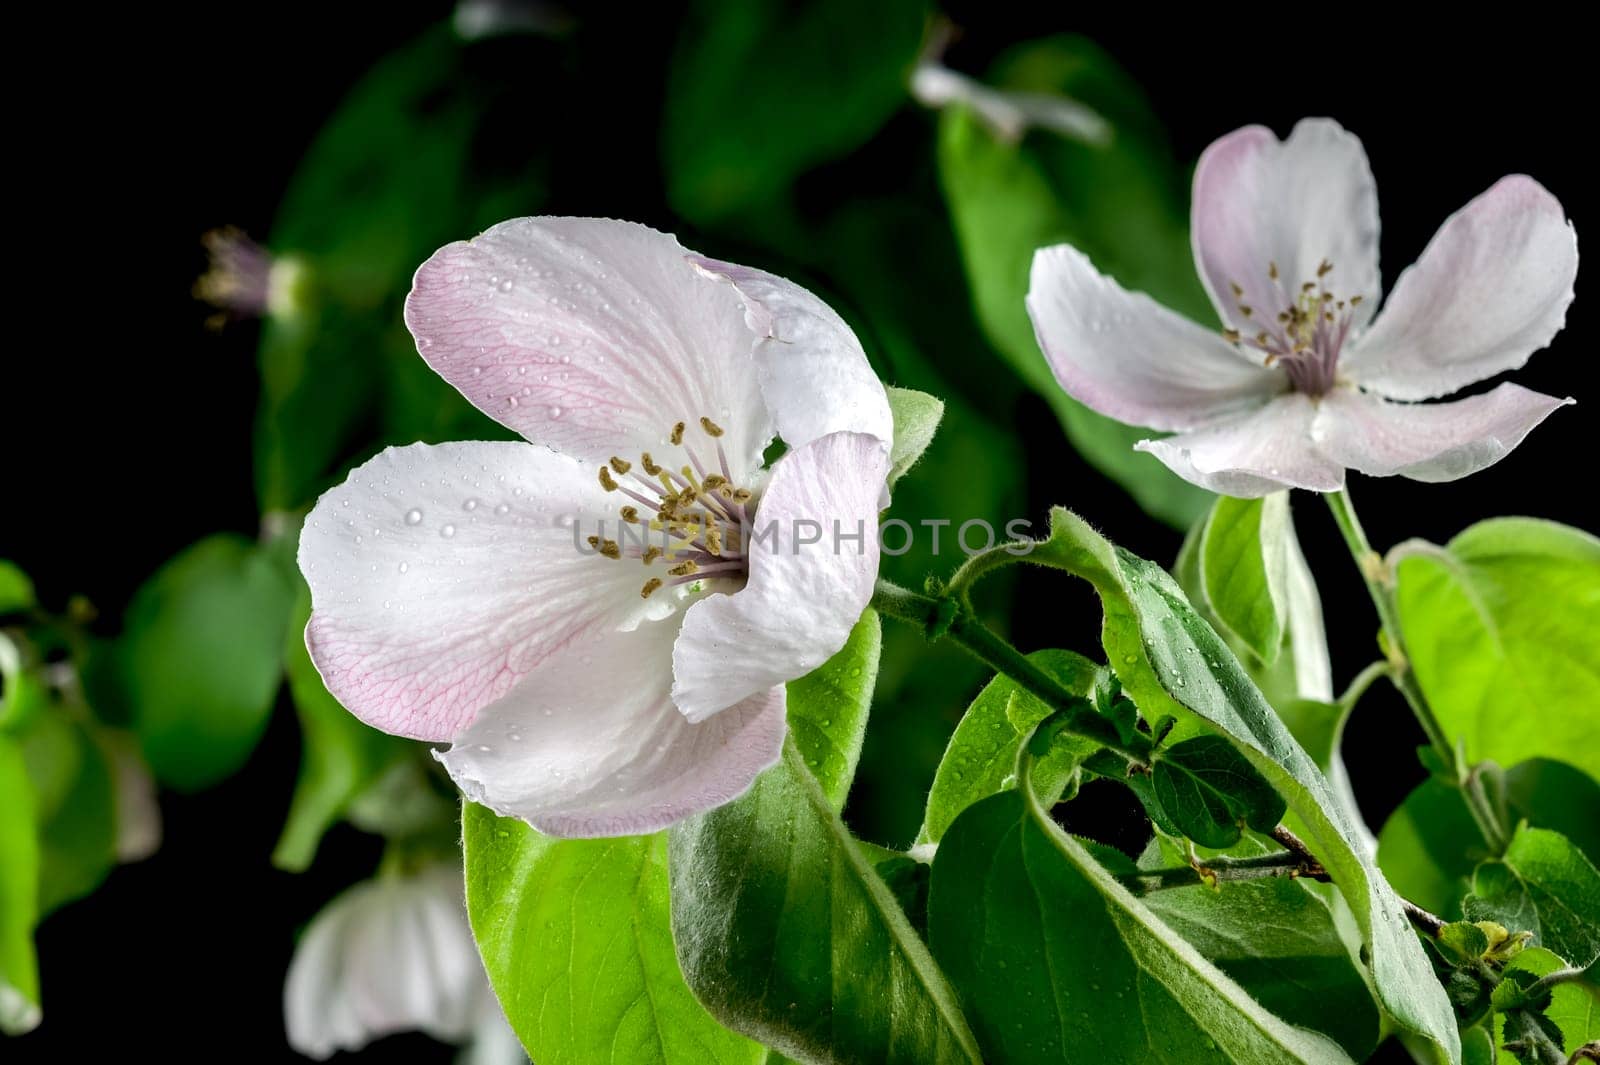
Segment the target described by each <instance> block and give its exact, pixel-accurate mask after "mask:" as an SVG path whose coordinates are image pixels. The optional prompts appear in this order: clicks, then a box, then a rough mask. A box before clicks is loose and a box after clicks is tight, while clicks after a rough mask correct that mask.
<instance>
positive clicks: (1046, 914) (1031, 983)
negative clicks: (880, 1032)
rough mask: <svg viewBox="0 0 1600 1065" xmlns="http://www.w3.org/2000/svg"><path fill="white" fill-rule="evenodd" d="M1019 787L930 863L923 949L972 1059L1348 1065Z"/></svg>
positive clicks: (948, 838)
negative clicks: (951, 989) (1229, 971)
mask: <svg viewBox="0 0 1600 1065" xmlns="http://www.w3.org/2000/svg"><path fill="white" fill-rule="evenodd" d="M1027 791H1028V787H1024V788H1019V789H1013V790H1010V791H1005V792H1002V793H1000V794H998V795H994V796H991V797H989V798H987V799H984V800H983V801H982V802H979V803H978V804H976V805H974V806H971V807H969V808H968V809H967V810H966V811H965V812H963V813H962V815H961V816H960V817H959V818H957V819H956V822H955V824H953V825H951V826H950V830H949V831H948V832H947V833H945V837H944V840H943V842H942V843H940V845H939V850H938V853H937V854H936V855H935V856H934V863H933V879H932V883H931V886H930V890H929V900H928V931H929V941H930V943H931V944H932V947H933V950H934V953H935V955H936V957H937V958H938V959H939V961H940V962H941V964H943V965H944V966H945V968H946V971H947V972H948V973H949V974H950V978H951V980H952V982H954V983H955V985H956V987H957V988H958V990H959V992H960V994H961V1000H962V1002H963V1003H964V1004H965V1005H966V1007H967V1010H968V1015H969V1016H970V1017H971V1019H972V1023H973V1025H974V1028H975V1030H976V1031H977V1033H978V1040H979V1043H980V1044H981V1045H982V1047H983V1052H984V1061H986V1062H988V1063H990V1065H1009V1063H1033V1062H1047V1061H1048V1062H1058V1061H1061V1062H1073V1061H1083V1062H1094V1063H1096V1065H1102V1063H1106V1065H1110V1063H1116V1062H1130V1063H1132V1062H1139V1063H1148V1062H1171V1063H1174V1065H1176V1063H1180V1062H1181V1063H1184V1065H1189V1063H1191V1062H1200V1061H1206V1062H1269V1061H1300V1062H1343V1061H1349V1060H1350V1059H1349V1057H1348V1056H1347V1055H1346V1054H1345V1053H1344V1052H1343V1051H1342V1050H1340V1049H1339V1047H1338V1046H1337V1045H1336V1044H1335V1043H1333V1042H1332V1041H1331V1040H1328V1039H1326V1038H1325V1037H1323V1036H1320V1035H1317V1034H1314V1033H1311V1032H1307V1031H1304V1030H1302V1029H1299V1028H1294V1027H1292V1026H1290V1025H1289V1024H1286V1023H1285V1022H1284V1021H1282V1020H1281V1019H1279V1018H1277V1017H1275V1016H1273V1015H1272V1014H1270V1013H1268V1012H1267V1011H1266V1010H1265V1009H1264V1008H1262V1006H1261V1005H1260V1004H1259V1003H1258V1002H1256V1000H1255V999H1253V998H1251V997H1250V995H1249V994H1247V993H1246V992H1245V991H1244V989H1243V988H1241V987H1240V986H1239V985H1238V984H1236V983H1235V982H1234V981H1233V980H1232V979H1230V978H1229V977H1228V976H1227V975H1226V974H1225V973H1223V972H1222V971H1221V970H1219V969H1218V968H1217V967H1216V966H1214V965H1212V964H1211V963H1210V962H1209V961H1207V960H1206V959H1205V958H1204V957H1202V956H1201V954H1200V953H1199V952H1198V951H1196V950H1195V948H1194V947H1192V946H1190V945H1189V944H1188V943H1187V942H1186V941H1185V940H1184V939H1183V938H1182V937H1180V936H1179V935H1177V934H1176V933H1175V932H1174V931H1173V930H1172V929H1171V928H1170V927H1168V926H1167V925H1166V924H1165V923H1164V922H1163V921H1162V920H1161V918H1160V917H1158V916H1157V915H1156V914H1155V913H1154V912H1152V911H1151V910H1150V909H1149V908H1148V907H1147V906H1145V905H1144V904H1143V902H1142V901H1141V900H1139V899H1138V898H1136V897H1134V896H1133V895H1132V894H1131V893H1130V892H1129V891H1128V890H1127V889H1126V888H1124V887H1123V886H1122V885H1121V884H1120V883H1119V882H1118V881H1117V880H1116V878H1115V877H1113V876H1112V875H1111V874H1110V873H1108V872H1107V871H1106V870H1105V869H1104V868H1102V867H1101V866H1100V865H1099V863H1098V862H1096V861H1095V860H1094V858H1093V857H1092V856H1091V855H1090V854H1089V852H1088V851H1087V850H1086V849H1084V847H1083V846H1082V845H1081V844H1079V843H1078V842H1077V841H1076V840H1074V839H1072V838H1071V837H1070V836H1068V835H1067V834H1065V833H1064V832H1062V831H1061V830H1060V829H1059V828H1057V827H1056V826H1055V824H1054V823H1053V822H1051V820H1050V819H1049V817H1048V816H1047V815H1046V814H1045V813H1044V811H1043V810H1041V809H1040V807H1039V805H1038V804H1037V803H1036V802H1034V801H1032V800H1031V799H1030V798H1029V797H1028V796H1027V794H1026V793H1027Z"/></svg>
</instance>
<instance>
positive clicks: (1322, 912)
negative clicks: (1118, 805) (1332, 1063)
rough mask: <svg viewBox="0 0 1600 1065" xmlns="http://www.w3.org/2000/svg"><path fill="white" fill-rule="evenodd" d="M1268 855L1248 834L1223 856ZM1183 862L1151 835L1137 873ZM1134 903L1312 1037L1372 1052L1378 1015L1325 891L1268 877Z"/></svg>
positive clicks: (1353, 1052) (1361, 1056)
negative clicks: (1319, 1035)
mask: <svg viewBox="0 0 1600 1065" xmlns="http://www.w3.org/2000/svg"><path fill="white" fill-rule="evenodd" d="M1276 849H1277V848H1276V845H1275V844H1273V845H1268V844H1266V843H1264V842H1263V841H1261V840H1260V839H1259V838H1258V837H1254V836H1251V837H1247V838H1246V840H1245V842H1244V843H1242V844H1241V845H1240V846H1239V847H1236V848H1233V849H1231V850H1230V851H1229V853H1230V854H1232V855H1236V856H1239V857H1245V856H1249V855H1257V854H1266V853H1268V852H1269V851H1273V850H1276ZM1184 859H1185V856H1184V855H1183V853H1182V851H1181V850H1180V848H1178V847H1176V846H1175V845H1173V844H1172V843H1171V842H1169V841H1164V840H1162V839H1161V838H1160V837H1157V838H1156V839H1155V840H1152V841H1151V844H1150V846H1149V847H1148V848H1147V849H1146V851H1145V854H1144V855H1143V856H1141V858H1140V860H1139V865H1140V867H1141V868H1144V869H1152V868H1162V867H1171V866H1177V865H1181V864H1184ZM1102 864H1103V863H1102ZM1141 901H1142V902H1143V903H1144V904H1145V906H1147V907H1149V909H1150V910H1151V912H1153V913H1154V914H1155V915H1156V916H1157V917H1159V918H1160V919H1161V920H1162V921H1164V922H1165V923H1166V925H1167V927H1169V928H1171V929H1172V930H1173V931H1174V932H1176V933H1178V934H1179V935H1181V936H1182V937H1183V938H1184V939H1185V940H1187V941H1188V942H1189V943H1190V944H1191V945H1192V946H1193V947H1194V948H1195V949H1196V950H1198V951H1199V952H1200V953H1201V954H1202V955H1203V956H1204V957H1205V958H1206V960H1207V961H1209V962H1211V963H1212V964H1213V965H1215V966H1216V967H1217V968H1219V969H1221V970H1222V971H1223V972H1225V973H1227V974H1228V975H1229V976H1230V977H1232V978H1233V979H1234V980H1235V981H1237V982H1238V984H1239V986H1241V987H1243V988H1244V989H1245V990H1246V991H1248V992H1249V993H1250V995H1251V997H1253V998H1254V999H1255V1000H1256V1001H1257V1002H1259V1003H1261V1005H1262V1006H1264V1007H1266V1009H1267V1010H1268V1011H1269V1012H1271V1013H1275V1014H1277V1015H1278V1016H1279V1017H1282V1018H1283V1019H1284V1020H1286V1021H1288V1022H1289V1023H1290V1024H1296V1025H1299V1026H1300V1027H1302V1028H1310V1029H1312V1030H1314V1031H1319V1032H1322V1033H1323V1034H1324V1035H1327V1036H1329V1037H1330V1038H1332V1039H1334V1040H1335V1041H1337V1042H1338V1043H1339V1045H1340V1046H1342V1047H1344V1049H1345V1051H1346V1052H1348V1053H1349V1054H1350V1056H1351V1057H1352V1058H1355V1059H1356V1060H1358V1061H1361V1060H1365V1059H1366V1057H1367V1055H1368V1054H1370V1053H1371V1052H1372V1049H1373V1047H1374V1046H1375V1045H1376V1043H1377V1041H1378V1033H1379V1022H1380V1018H1379V1015H1378V1007H1377V1005H1376V1004H1375V1003H1374V1002H1373V1001H1372V993H1371V991H1370V990H1369V988H1368V987H1367V982H1366V979H1365V977H1364V975H1363V973H1362V970H1361V967H1360V966H1359V964H1358V963H1357V962H1356V960H1355V959H1353V958H1352V957H1351V956H1350V951H1349V949H1348V947H1347V946H1346V944H1345V941H1344V939H1343V938H1342V937H1341V936H1340V934H1339V927H1338V917H1337V916H1336V914H1337V913H1338V909H1339V902H1338V898H1337V894H1336V892H1335V891H1334V890H1333V889H1332V888H1330V887H1329V886H1328V885H1326V884H1316V883H1311V882H1308V881H1305V880H1299V879H1286V878H1280V877H1271V878H1266V879H1259V880H1236V881H1229V882H1227V883H1224V884H1222V885H1220V887H1217V888H1213V887H1211V886H1209V885H1205V884H1196V885H1195V886H1193V887H1180V888H1170V889H1166V890H1162V891H1153V892H1151V893H1150V894H1148V895H1145V896H1142V897H1141Z"/></svg>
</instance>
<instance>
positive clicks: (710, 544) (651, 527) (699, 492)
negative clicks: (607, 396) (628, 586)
mask: <svg viewBox="0 0 1600 1065" xmlns="http://www.w3.org/2000/svg"><path fill="white" fill-rule="evenodd" d="M690 425H695V426H697V427H698V429H699V430H700V432H701V433H702V434H703V435H704V436H705V437H706V441H705V442H702V443H701V444H700V445H699V446H701V447H702V448H704V447H706V445H707V444H709V446H710V447H711V448H713V449H714V451H709V450H708V451H707V452H706V453H707V454H708V455H709V454H715V456H716V459H715V461H716V466H715V467H714V468H710V467H707V465H706V464H705V463H704V462H702V461H701V459H700V456H699V455H698V454H697V453H696V451H695V447H696V444H695V443H691V442H690V441H689V440H688V434H689V432H690V428H689V427H690ZM722 436H723V429H722V427H721V426H719V425H718V424H717V423H716V422H714V421H712V420H711V419H710V418H708V417H700V418H698V419H695V420H694V421H692V422H691V421H680V422H676V423H674V424H673V425H672V427H671V428H670V429H669V431H668V432H667V439H668V441H670V443H671V446H672V447H673V448H674V449H677V450H679V451H681V452H682V457H683V459H685V460H686V461H684V462H682V463H681V464H678V465H676V468H674V464H673V463H671V462H670V461H669V462H667V463H663V462H660V461H658V460H657V459H656V458H655V457H654V456H652V455H651V454H650V452H648V451H646V452H644V453H643V454H641V455H640V456H639V457H638V458H637V459H636V460H633V461H629V460H627V459H624V458H622V457H620V456H617V455H613V456H612V457H611V458H610V460H609V461H607V462H606V463H605V464H603V465H602V466H600V468H599V470H598V472H597V477H598V479H599V482H600V487H601V488H603V489H604V490H605V491H607V492H617V493H619V494H621V495H622V496H624V497H626V498H627V499H629V500H630V501H631V502H629V503H627V504H625V505H623V506H622V507H621V509H620V510H618V512H617V513H618V515H619V517H620V518H621V522H620V523H619V524H618V532H617V538H616V539H614V540H613V539H607V538H605V537H604V536H591V537H589V538H588V540H589V546H590V548H591V549H592V550H593V551H594V552H595V553H596V554H597V555H599V556H600V557H601V558H604V559H609V560H612V561H618V562H634V563H638V564H640V565H642V566H644V567H645V568H647V569H654V570H655V572H653V573H652V574H651V575H650V576H649V577H648V578H647V579H646V580H645V582H644V584H643V585H642V586H641V587H640V589H639V595H640V596H641V597H642V598H644V599H649V598H650V597H651V596H652V595H654V594H655V593H657V592H659V591H661V590H662V589H663V588H675V587H679V586H682V585H693V586H695V587H692V588H691V589H690V590H691V591H699V590H702V589H704V588H706V587H714V586H715V585H708V584H707V583H706V582H736V583H737V584H739V585H743V583H744V581H745V579H746V578H747V577H748V575H749V570H750V567H749V556H748V553H747V551H746V546H745V539H746V530H747V528H748V526H749V522H750V516H751V514H752V513H753V512H754V509H755V495H754V493H753V492H752V491H751V490H750V489H749V488H747V487H742V486H740V485H738V484H736V483H735V482H734V479H733V474H732V471H731V470H730V468H729V465H728V456H727V453H726V452H725V451H724V450H723V447H722ZM602 531H603V530H602ZM657 563H661V565H660V566H659V567H658V566H657V565H656V564H657Z"/></svg>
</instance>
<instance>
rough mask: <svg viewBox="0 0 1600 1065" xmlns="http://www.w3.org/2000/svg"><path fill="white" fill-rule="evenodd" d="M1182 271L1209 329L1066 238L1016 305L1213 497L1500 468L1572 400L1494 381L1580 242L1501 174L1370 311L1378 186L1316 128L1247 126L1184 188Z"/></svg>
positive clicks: (1320, 122)
mask: <svg viewBox="0 0 1600 1065" xmlns="http://www.w3.org/2000/svg"><path fill="white" fill-rule="evenodd" d="M1191 231H1192V238H1193V243H1194V255H1195V264H1196V267H1197V268H1198V270H1199V272H1200V278H1201V280H1202V281H1203V282H1204V283H1205V287H1206V290H1207V292H1209V293H1210V296H1211V300H1212V303H1213V304H1214V305H1215V306H1216V309H1217V313H1218V315H1219V316H1220V317H1221V319H1222V329H1221V331H1220V332H1218V331H1214V330H1211V329H1207V328H1204V327H1203V326H1200V325H1198V324H1196V323H1194V322H1191V321H1190V320H1188V319H1187V318H1184V317H1183V316H1181V315H1179V314H1177V313H1175V312H1173V311H1170V310H1168V309H1166V308H1165V307H1162V306H1161V305H1159V304H1158V303H1156V302H1155V301H1154V300H1152V299H1150V297H1148V296H1145V295H1143V294H1142V293H1135V292H1128V291H1126V290H1125V289H1123V288H1122V287H1121V286H1119V285H1118V284H1117V283H1116V282H1114V281H1112V280H1111V279H1110V278H1108V277H1106V276H1105V275H1103V274H1101V273H1100V272H1099V271H1098V270H1096V269H1095V268H1094V266H1093V265H1092V264H1091V263H1090V262H1089V259H1088V257H1087V256H1085V255H1084V254H1083V253H1082V252H1081V251H1079V250H1077V249H1076V248H1074V247H1072V246H1071V245H1066V244H1062V245H1057V246H1055V247H1051V248H1042V249H1040V250H1039V251H1038V252H1037V253H1036V254H1035V256H1034V260H1033V272H1032V277H1031V280H1030V284H1029V288H1028V298H1027V302H1028V312H1029V314H1030V315H1031V316H1032V318H1033V325H1034V331H1035V333H1036V334H1037V336H1038V339H1039V345H1040V347H1041V348H1042V349H1043V350H1044V354H1045V358H1046V359H1047V360H1048V361H1049V363H1050V366H1051V368H1052V369H1053V370H1054V371H1055V375H1056V380H1057V381H1059V382H1060V383H1061V387H1062V388H1064V389H1065V390H1066V391H1067V392H1068V393H1069V394H1070V395H1072V396H1073V397H1074V398H1075V399H1077V400H1079V401H1080V402H1082V403H1084V404H1085V405H1087V406H1089V407H1092V408H1093V409H1095V410H1097V411H1099V412H1100V413H1102V414H1106V415H1109V416H1110V417H1113V418H1116V419H1117V420H1119V421H1122V422H1126V423H1128V424H1130V425H1141V426H1148V427H1150V428H1152V429H1158V430H1166V431H1171V432H1175V433H1176V434H1177V435H1174V436H1170V437H1166V438H1164V439H1152V440H1145V441H1142V442H1140V443H1139V444H1138V445H1137V446H1138V448H1139V449H1140V450H1143V451H1148V452H1150V453H1151V454H1153V455H1155V456H1156V458H1158V459H1160V460H1161V461H1162V462H1164V463H1166V465H1167V466H1169V467H1170V468H1171V469H1172V470H1173V471H1174V472H1176V473H1177V474H1178V475H1179V476H1181V477H1184V478H1185V479H1187V480H1189V481H1192V482H1193V483H1195V484H1197V485H1200V486H1201V487H1203V488H1209V489H1211V490H1212V491H1215V492H1220V493H1223V494H1225V495H1231V496H1241V497H1255V496H1262V495H1265V494H1267V493H1269V492H1273V491H1277V490H1278V489H1281V488H1305V489H1309V490H1312V491H1316V492H1333V491H1338V490H1339V489H1341V488H1343V487H1344V483H1345V471H1346V469H1354V470H1359V471H1360V472H1362V473H1366V474H1370V475H1372V476H1375V477H1387V476H1392V475H1399V476H1403V477H1410V478H1412V479H1414V480H1419V481H1449V480H1455V479H1456V478H1459V477H1465V476H1467V475H1468V474H1471V473H1474V472H1476V471H1478V470H1481V469H1483V468H1484V467H1486V466H1489V465H1491V464H1493V463H1495V462H1498V461H1499V460H1500V459H1501V458H1503V457H1504V456H1505V455H1506V454H1507V453H1509V452H1510V451H1511V450H1512V449H1513V448H1514V447H1516V446H1517V445H1518V444H1519V443H1521V442H1522V439H1523V437H1525V436H1526V435H1527V434H1528V432H1529V431H1530V430H1532V429H1533V427H1534V426H1536V425H1538V424H1539V423H1540V422H1541V421H1543V420H1544V419H1545V418H1546V417H1547V416H1549V415H1550V414H1551V412H1553V411H1555V410H1556V409H1557V408H1559V407H1561V406H1562V405H1564V404H1566V403H1570V402H1572V401H1571V400H1570V399H1557V398H1555V397H1553V396H1547V395H1543V394H1541V393H1538V392H1533V391H1530V390H1529V389H1526V388H1523V387H1522V386H1521V385H1516V384H1512V383H1510V382H1506V383H1502V384H1500V385H1498V386H1497V387H1495V388H1493V389H1490V390H1489V391H1487V392H1482V393H1479V394H1476V395H1470V396H1467V397H1466V398H1463V399H1457V400H1454V401H1452V402H1447V403H1431V402H1422V401H1424V400H1434V399H1437V398H1439V397H1441V396H1446V395H1449V394H1450V393H1452V392H1456V391H1458V390H1459V389H1462V388H1464V387H1466V386H1468V385H1471V384H1473V383H1475V382H1478V381H1483V380H1486V379H1488V378H1490V377H1494V376H1495V375H1497V374H1500V373H1503V372H1505V371H1507V370H1514V369H1516V368H1518V367H1520V366H1522V365H1523V364H1524V363H1525V362H1527V361H1528V358H1529V357H1530V356H1531V355H1532V354H1533V353H1534V352H1535V351H1537V350H1539V349H1540V348H1542V347H1544V346H1545V345H1547V344H1549V343H1550V341H1551V339H1552V338H1553V337H1554V336H1555V335H1556V333H1557V332H1558V331H1560V329H1561V327H1562V325H1563V323H1564V322H1565V320H1566V311H1567V305H1568V304H1570V303H1571V302H1572V294H1573V283H1574V280H1575V279H1576V277H1577V272H1578V243H1577V237H1576V235H1575V233H1574V231H1573V228H1572V226H1571V224H1570V223H1568V222H1567V220H1566V217H1565V214H1564V212H1563V211H1562V208H1561V204H1560V203H1559V202H1557V200H1556V198H1555V197H1554V196H1552V195H1551V194H1550V193H1549V192H1547V191H1546V190H1545V189H1544V188H1543V187H1542V186H1541V185H1540V184H1539V183H1538V182H1536V181H1534V180H1533V179H1532V178H1529V177H1524V176H1521V175H1513V176H1510V177H1505V178H1502V179H1500V180H1499V181H1498V182H1496V183H1495V184H1494V185H1493V186H1492V187H1491V188H1490V189H1489V190H1488V191H1487V192H1484V193H1483V194H1482V195H1480V196H1478V197H1477V198H1476V199H1474V200H1473V201H1472V202H1471V203H1469V204H1467V205H1466V206H1465V207H1463V208H1462V209H1461V210H1460V211H1458V212H1457V213H1456V214H1454V215H1453V216H1451V217H1450V218H1449V219H1448V220H1447V221H1446V222H1445V223H1444V225H1443V226H1442V227H1441V228H1440V229H1439V231H1438V233H1437V234H1436V235H1435V236H1434V238H1433V240H1432V242H1431V243H1430V244H1429V245H1428V247H1427V248H1426V249H1425V250H1424V251H1423V253H1422V257H1421V258H1420V259H1418V260H1417V262H1416V263H1415V264H1414V265H1412V266H1411V267H1410V268H1409V269H1407V270H1406V271H1405V272H1404V273H1402V274H1401V275H1400V279H1399V281H1398V282H1396V284H1395V286H1394V291H1393V292H1392V293H1391V294H1390V296H1389V299H1388V301H1387V303H1385V304H1384V306H1383V311H1382V313H1381V314H1376V315H1375V313H1374V312H1375V311H1376V310H1377V306H1378V297H1379V295H1380V283H1379V274H1378V193H1377V187H1376V185H1375V184H1374V183H1373V180H1372V171H1371V169H1370V168H1369V167H1368V165H1367V156H1366V152H1365V151H1364V150H1363V149H1362V147H1361V142H1360V141H1359V140H1358V139H1357V138H1356V137H1355V136H1353V135H1352V134H1350V133H1348V132H1346V131H1345V130H1344V129H1342V128H1340V127H1339V125H1338V124H1337V123H1335V122H1332V121H1330V120H1328V119H1306V120H1304V121H1302V122H1301V123H1300V124H1299V125H1297V126H1296V127H1295V129H1294V132H1293V133H1292V134H1291V135H1290V137H1289V139H1288V140H1286V141H1279V140H1278V138H1277V137H1276V136H1274V135H1273V133H1272V131H1271V130H1268V129H1266V128H1264V127H1261V126H1247V127H1245V128H1244V129H1240V130H1237V131H1235V132H1233V133H1230V134H1228V135H1227V136H1226V137H1223V138H1222V139H1220V140H1218V141H1217V142H1215V143H1214V144H1212V145H1211V147H1209V148H1208V149H1206V152H1205V154H1204V155H1202V156H1201V158H1200V163H1199V166H1198V167H1197V169H1196V170H1195V176H1194V203H1193V208H1192V225H1191Z"/></svg>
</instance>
